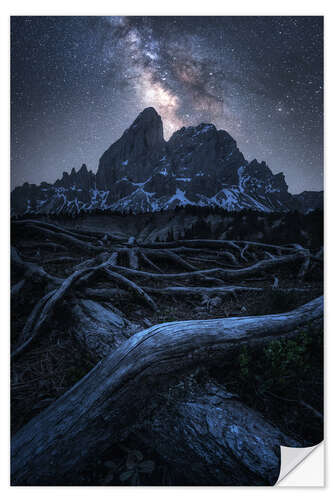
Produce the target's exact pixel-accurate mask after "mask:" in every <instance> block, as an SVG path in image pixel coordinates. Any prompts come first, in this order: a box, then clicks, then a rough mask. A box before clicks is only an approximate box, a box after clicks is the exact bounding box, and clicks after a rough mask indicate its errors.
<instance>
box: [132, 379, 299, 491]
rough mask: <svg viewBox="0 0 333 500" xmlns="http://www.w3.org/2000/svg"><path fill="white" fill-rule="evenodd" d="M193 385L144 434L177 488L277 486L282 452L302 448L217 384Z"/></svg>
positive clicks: (161, 411) (149, 421) (168, 400)
mask: <svg viewBox="0 0 333 500" xmlns="http://www.w3.org/2000/svg"><path fill="white" fill-rule="evenodd" d="M189 384H190V385H189V387H188V388H186V387H184V390H183V391H182V390H180V391H179V392H180V394H178V392H177V388H176V390H175V391H173V392H172V393H171V397H167V398H165V402H164V404H163V405H161V406H159V407H158V408H156V409H155V410H154V411H153V413H152V414H151V415H150V416H149V419H147V420H146V421H145V423H144V429H143V432H139V439H140V440H141V441H142V442H143V443H144V444H146V445H148V446H152V447H153V448H154V450H155V451H157V453H158V454H159V455H160V456H162V457H163V459H164V460H165V461H166V462H167V463H168V464H170V466H171V467H172V474H173V485H174V486H182V485H199V486H205V485H209V486H219V485H220V486H228V485H231V486H232V485H237V486H263V485H270V486H271V485H273V484H275V482H276V481H277V479H278V477H279V473H280V446H281V445H283V446H289V447H300V446H301V445H300V444H299V443H298V442H297V441H296V440H294V439H292V438H291V437H289V436H286V435H285V434H284V433H282V432H281V431H280V430H279V429H278V428H277V427H275V426H274V425H271V424H270V423H269V422H267V421H266V420H265V419H264V418H263V417H262V416H261V415H260V414H259V413H258V412H257V411H255V410H253V409H251V408H249V407H248V406H246V405H245V404H243V403H242V402H241V401H239V400H238V398H237V396H235V395H233V394H231V393H229V392H227V391H226V390H225V389H224V388H223V387H222V386H220V385H218V384H216V383H215V382H212V381H209V382H207V383H206V384H204V385H203V386H201V385H199V384H198V383H196V382H195V380H193V379H190V380H189ZM136 436H138V432H136ZM189 465H190V466H189Z"/></svg>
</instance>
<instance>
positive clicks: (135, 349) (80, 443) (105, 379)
mask: <svg viewBox="0 0 333 500" xmlns="http://www.w3.org/2000/svg"><path fill="white" fill-rule="evenodd" d="M322 314H323V298H322V297H318V298H317V299H315V300H312V301H311V302H309V303H307V304H305V305H304V306H302V307H299V308H297V309H295V310H294V311H291V312H288V313H284V314H274V315H267V316H257V317H245V318H240V317H237V318H226V319H214V320H200V321H180V322H173V323H163V324H161V325H156V326H154V327H151V328H149V329H147V330H144V331H142V332H139V333H136V334H135V335H133V336H132V337H131V338H130V339H128V340H127V341H126V342H124V343H123V344H122V345H121V346H120V347H119V348H118V349H117V350H116V351H115V352H113V353H112V354H111V355H110V356H108V357H107V358H105V359H104V360H102V361H101V362H100V363H98V364H97V365H96V367H95V368H94V369H93V370H91V372H89V373H88V374H87V375H86V376H85V377H84V378H83V379H82V380H81V381H80V382H79V383H77V384H76V385H75V386H74V387H72V389H70V390H69V391H68V392H67V393H65V394H64V395H63V396H62V397H61V398H59V399H58V400H57V401H56V402H54V403H53V404H51V405H50V406H49V407H48V408H47V409H46V410H44V411H43V412H42V413H40V414H39V415H38V416H37V417H35V418H34V419H32V420H31V421H30V422H29V423H28V424H27V425H25V426H24V427H23V428H22V429H20V430H19V431H18V433H17V434H16V435H15V436H14V437H13V439H12V442H11V445H12V460H11V481H12V484H13V485H60V484H76V482H77V481H78V477H79V476H80V469H81V468H82V467H83V466H84V464H86V463H87V460H89V459H90V457H91V456H94V454H96V453H102V452H103V450H105V449H106V448H107V447H109V446H110V445H111V444H112V443H114V442H118V441H119V440H120V439H121V438H122V437H123V436H125V435H126V433H127V432H128V428H129V426H130V425H133V422H135V421H136V420H137V419H138V418H139V414H140V415H142V414H144V412H145V411H146V410H145V408H146V406H145V402H146V401H147V400H149V399H150V398H151V393H152V392H151V391H152V390H153V387H154V386H156V384H157V382H162V381H164V383H166V381H167V378H168V377H167V376H168V375H169V374H170V373H174V372H179V373H180V372H182V371H184V370H185V369H187V368H189V367H193V366H194V365H198V364H200V363H205V364H209V363H211V362H216V360H217V359H219V360H221V364H223V360H228V359H230V357H233V356H235V355H236V354H237V353H238V352H239V349H240V348H242V346H243V345H244V344H246V345H250V346H256V345H262V344H265V343H267V342H269V341H271V340H272V339H273V338H280V337H281V336H283V335H284V334H286V333H288V332H289V334H290V335H292V333H290V332H294V334H295V328H297V327H299V326H301V325H303V324H305V323H307V322H308V321H312V320H319V319H320V318H322Z"/></svg>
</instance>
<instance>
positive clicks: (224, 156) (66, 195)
mask: <svg viewBox="0 0 333 500" xmlns="http://www.w3.org/2000/svg"><path fill="white" fill-rule="evenodd" d="M320 200H322V193H319V194H318V196H317V193H315V194H314V195H313V196H312V195H311V194H308V193H305V194H304V195H299V196H293V195H291V194H290V193H289V192H288V186H287V184H286V181H285V178H284V175H283V173H282V172H281V173H278V174H273V172H272V171H271V170H270V168H269V167H268V165H267V164H266V163H265V162H264V161H262V162H259V161H257V160H256V159H254V160H252V161H251V162H248V161H247V160H246V159H245V158H244V156H243V154H242V153H241V151H240V150H239V149H238V146H237V143H236V141H235V140H234V139H233V138H232V137H231V135H230V134H229V133H228V132H227V131H225V130H217V129H216V127H215V125H213V124H210V123H200V124H199V125H197V126H190V127H182V128H181V129H180V130H178V131H176V132H175V133H174V134H173V135H172V136H171V137H170V139H169V140H168V141H167V142H166V141H165V140H164V138H163V124H162V120H161V117H160V116H159V114H158V113H157V112H156V110H155V109H154V108H152V107H150V108H146V109H144V110H143V111H142V112H141V113H140V114H139V115H138V117H137V118H136V119H135V120H134V122H133V123H132V125H131V126H130V127H129V128H128V129H126V130H125V132H124V133H123V135H122V136H121V137H120V139H118V140H117V141H116V142H115V143H114V144H112V145H111V146H110V147H109V148H108V149H107V150H106V151H105V153H104V154H103V155H102V156H101V158H100V161H99V166H98V170H97V173H96V175H95V174H94V173H93V172H92V171H91V170H90V171H89V170H88V168H87V166H86V165H85V164H83V165H82V166H81V167H80V169H79V170H77V171H76V170H75V168H73V169H72V170H71V173H70V174H68V173H67V172H64V173H63V176H62V178H61V179H59V180H57V181H56V182H55V183H54V184H53V185H52V184H48V183H45V182H43V183H41V185H40V186H36V185H30V184H27V183H25V184H24V186H22V187H18V188H16V189H15V190H14V191H13V193H12V206H13V211H14V213H69V214H76V213H79V212H80V211H85V212H89V211H91V210H94V209H96V208H98V209H100V210H107V209H111V210H119V211H122V212H126V211H129V210H131V211H132V212H141V211H154V210H160V209H172V208H175V207H176V206H179V205H199V206H218V207H221V208H225V209H227V210H242V209H254V210H259V211H264V212H270V211H287V210H295V209H300V210H302V211H306V210H308V209H309V208H310V209H311V207H312V205H314V206H316V207H317V206H320V203H321V201H320Z"/></svg>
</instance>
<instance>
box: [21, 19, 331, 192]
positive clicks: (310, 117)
mask: <svg viewBox="0 0 333 500" xmlns="http://www.w3.org/2000/svg"><path fill="white" fill-rule="evenodd" d="M322 38H323V27H322V18H321V17H14V18H12V21H11V69H12V71H11V85H12V95H11V97H12V99H11V109H12V114H11V116H12V120H11V125H12V126H11V140H12V147H11V156H12V184H13V186H16V185H19V184H22V183H23V182H25V181H28V182H34V183H36V184H39V183H40V182H41V181H43V180H46V181H48V182H53V181H54V180H55V179H56V178H58V177H60V176H61V175H62V172H63V171H70V170H71V169H72V168H73V167H75V168H78V167H80V166H81V164H82V163H86V164H87V165H88V167H89V168H91V169H92V170H93V171H96V169H97V166H98V159H99V157H100V156H101V154H102V153H103V152H104V151H105V149H107V148H108V147H109V146H110V144H111V143H112V142H114V141H115V140H117V139H118V138H119V137H120V136H121V135H122V133H123V131H124V130H125V129H126V128H127V127H128V126H129V125H130V124H131V123H132V122H133V121H134V119H135V118H136V116H137V114H138V113H139V112H140V111H142V109H143V108H145V107H148V106H153V107H155V108H156V110H157V111H158V112H159V113H160V114H161V116H162V119H163V123H164V135H165V138H166V139H168V138H169V137H170V135H171V134H172V133H173V132H174V131H175V130H177V129H179V128H180V127H182V126H189V125H197V124H199V123H201V122H208V123H214V124H215V125H216V126H217V127H218V128H222V129H225V130H227V131H228V132H229V133H230V134H231V135H232V136H233V137H234V139H235V140H236V141H237V143H238V147H239V148H240V150H241V151H242V152H243V154H244V156H245V157H246V158H247V159H248V160H251V159H253V158H257V159H258V160H260V161H261V160H265V161H266V162H267V163H268V165H269V166H270V168H271V169H272V170H273V172H280V171H283V172H284V173H285V174H286V180H287V183H288V185H289V187H290V191H291V192H293V193H297V192H301V191H303V190H318V189H322V180H323V179H322V177H323V175H322V170H323V152H322V143H323V137H322V136H323V123H322V121H323V104H322V101H323V49H322Z"/></svg>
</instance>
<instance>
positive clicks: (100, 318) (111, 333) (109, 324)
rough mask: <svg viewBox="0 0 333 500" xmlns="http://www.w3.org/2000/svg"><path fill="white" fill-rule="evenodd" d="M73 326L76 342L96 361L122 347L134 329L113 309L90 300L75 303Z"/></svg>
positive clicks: (72, 309) (72, 315) (72, 312)
mask: <svg viewBox="0 0 333 500" xmlns="http://www.w3.org/2000/svg"><path fill="white" fill-rule="evenodd" d="M70 324H71V326H70V327H69V328H70V329H71V332H72V334H73V335H74V337H75V339H76V340H77V341H78V343H79V344H80V345H81V347H83V348H84V349H85V350H86V351H87V352H88V353H89V355H90V356H91V358H92V359H93V360H94V361H96V362H97V361H99V360H100V359H102V358H103V357H105V356H107V355H109V354H110V353H111V352H112V351H114V350H115V349H116V348H117V347H119V346H120V345H121V344H122V343H123V342H124V341H125V340H126V339H127V338H128V337H129V336H130V332H132V331H133V329H134V327H133V325H132V324H131V323H130V322H129V321H127V320H126V319H125V318H124V316H123V315H122V314H121V313H120V311H119V310H116V309H115V308H114V307H113V306H111V305H108V306H106V305H105V304H104V305H102V304H99V303H97V302H95V301H93V300H87V299H82V300H76V301H75V304H74V305H73V306H72V308H71V320H70Z"/></svg>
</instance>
